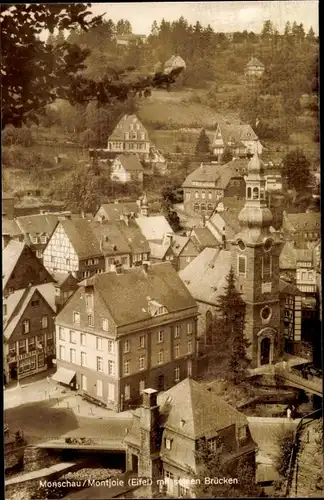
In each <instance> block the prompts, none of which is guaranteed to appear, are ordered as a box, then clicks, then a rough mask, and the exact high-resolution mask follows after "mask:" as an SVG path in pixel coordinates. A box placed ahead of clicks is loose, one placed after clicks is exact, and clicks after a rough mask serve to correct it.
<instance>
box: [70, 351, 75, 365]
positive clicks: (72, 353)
mask: <svg viewBox="0 0 324 500" xmlns="http://www.w3.org/2000/svg"><path fill="white" fill-rule="evenodd" d="M75 356H76V353H75V349H70V363H75Z"/></svg>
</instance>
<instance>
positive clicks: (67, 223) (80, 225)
mask: <svg viewBox="0 0 324 500" xmlns="http://www.w3.org/2000/svg"><path fill="white" fill-rule="evenodd" d="M60 224H61V225H62V227H63V229H64V231H65V233H66V235H67V237H68V239H69V241H70V243H71V245H72V246H73V248H74V250H75V252H76V254H77V256H78V257H79V259H86V258H88V257H96V256H99V255H102V251H101V249H100V242H99V240H98V238H97V236H96V234H95V232H94V228H93V225H92V224H91V222H89V221H87V220H86V219H73V220H69V219H65V220H62V221H60Z"/></svg>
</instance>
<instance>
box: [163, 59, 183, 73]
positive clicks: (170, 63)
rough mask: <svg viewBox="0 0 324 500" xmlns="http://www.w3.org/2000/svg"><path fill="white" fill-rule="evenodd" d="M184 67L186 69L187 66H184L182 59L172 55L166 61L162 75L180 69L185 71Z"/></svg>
mask: <svg viewBox="0 0 324 500" xmlns="http://www.w3.org/2000/svg"><path fill="white" fill-rule="evenodd" d="M186 67H187V65H186V63H185V61H184V60H183V59H182V57H180V56H178V55H173V56H171V57H170V59H168V60H167V61H166V62H165V64H164V69H163V73H165V74H169V73H171V71H172V70H174V69H177V68H182V69H183V70H184V69H186Z"/></svg>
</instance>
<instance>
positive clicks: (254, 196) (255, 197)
mask: <svg viewBox="0 0 324 500" xmlns="http://www.w3.org/2000/svg"><path fill="white" fill-rule="evenodd" d="M252 199H253V200H258V199H259V188H257V187H254V188H253V191H252Z"/></svg>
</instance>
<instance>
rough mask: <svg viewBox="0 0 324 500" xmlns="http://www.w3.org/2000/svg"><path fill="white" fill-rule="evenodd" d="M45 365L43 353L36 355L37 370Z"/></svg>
mask: <svg viewBox="0 0 324 500" xmlns="http://www.w3.org/2000/svg"><path fill="white" fill-rule="evenodd" d="M44 365H45V356H44V354H43V353H41V354H39V355H38V368H41V367H42V366H44Z"/></svg>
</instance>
